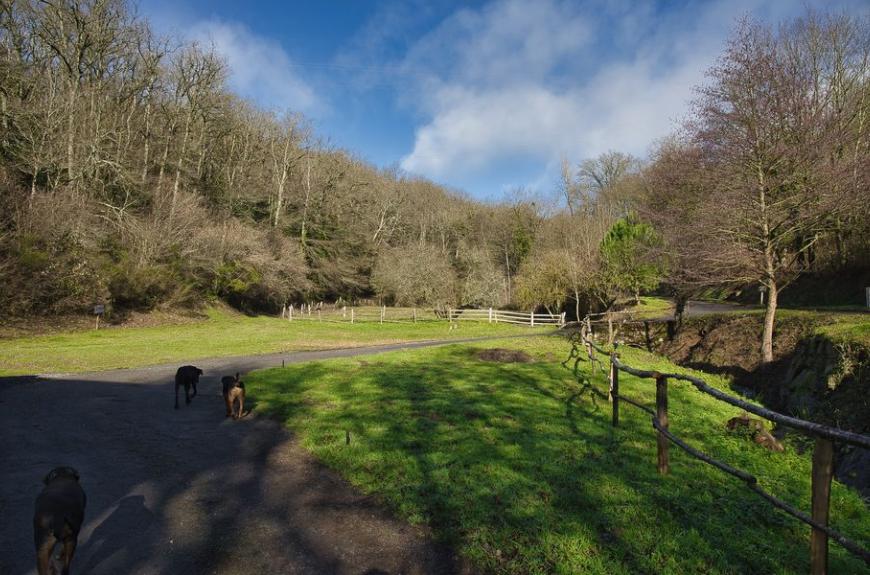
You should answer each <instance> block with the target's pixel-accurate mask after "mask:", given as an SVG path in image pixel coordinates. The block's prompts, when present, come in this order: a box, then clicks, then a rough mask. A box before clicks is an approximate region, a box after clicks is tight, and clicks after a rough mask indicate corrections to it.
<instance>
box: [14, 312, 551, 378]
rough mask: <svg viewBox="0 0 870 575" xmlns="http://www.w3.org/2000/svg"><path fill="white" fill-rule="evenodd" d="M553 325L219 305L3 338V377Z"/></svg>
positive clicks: (460, 336)
mask: <svg viewBox="0 0 870 575" xmlns="http://www.w3.org/2000/svg"><path fill="white" fill-rule="evenodd" d="M544 331H546V328H528V327H523V326H509V325H505V324H492V325H490V324H486V323H473V322H463V323H462V324H461V325H460V326H459V327H458V328H457V329H455V330H450V327H449V325H448V323H447V322H446V321H425V322H419V323H409V322H405V323H384V324H380V323H375V322H367V323H355V324H353V325H351V324H350V323H348V322H345V323H342V324H340V325H339V324H336V323H331V322H327V321H324V322H318V321H316V320H305V321H299V320H295V321H292V322H288V321H286V320H282V319H280V318H274V317H265V316H259V317H248V316H243V315H239V314H231V313H227V312H224V311H218V310H211V311H210V312H209V314H208V319H206V320H203V321H201V322H196V323H188V324H182V325H165V326H159V327H142V328H109V329H101V330H91V331H74V332H68V333H59V334H51V335H43V336H35V337H21V338H13V339H2V340H0V376H3V375H7V376H8V375H22V374H40V373H57V372H77V371H98V370H103V369H114V368H124V367H140V366H143V365H153V364H159V363H168V362H172V361H179V360H184V361H193V360H195V359H200V358H206V357H218V356H230V355H246V354H257V353H270V352H281V351H304V350H314V349H329V348H339V347H359V346H363V345H379V344H388V343H397V342H402V341H416V340H432V339H438V340H441V339H465V338H471V337H482V336H492V335H496V336H498V335H512V334H522V333H543V332H544Z"/></svg>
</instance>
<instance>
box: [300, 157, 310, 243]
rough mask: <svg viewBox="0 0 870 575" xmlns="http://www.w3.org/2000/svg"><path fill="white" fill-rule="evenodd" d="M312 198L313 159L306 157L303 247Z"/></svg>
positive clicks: (301, 239) (302, 230)
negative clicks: (309, 203)
mask: <svg viewBox="0 0 870 575" xmlns="http://www.w3.org/2000/svg"><path fill="white" fill-rule="evenodd" d="M310 198H311V159H310V158H309V157H307V156H306V158H305V206H304V207H303V208H302V229H301V231H300V233H299V240H300V241H301V242H302V247H305V234H306V229H305V226H306V224H307V220H308V202H309V201H310Z"/></svg>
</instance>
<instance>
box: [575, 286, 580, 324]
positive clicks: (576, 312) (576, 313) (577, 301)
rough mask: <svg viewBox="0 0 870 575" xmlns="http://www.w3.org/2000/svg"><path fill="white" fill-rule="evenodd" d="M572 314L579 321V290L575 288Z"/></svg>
mask: <svg viewBox="0 0 870 575" xmlns="http://www.w3.org/2000/svg"><path fill="white" fill-rule="evenodd" d="M574 315H575V316H576V318H577V321H580V291H579V290H577V289H575V290H574Z"/></svg>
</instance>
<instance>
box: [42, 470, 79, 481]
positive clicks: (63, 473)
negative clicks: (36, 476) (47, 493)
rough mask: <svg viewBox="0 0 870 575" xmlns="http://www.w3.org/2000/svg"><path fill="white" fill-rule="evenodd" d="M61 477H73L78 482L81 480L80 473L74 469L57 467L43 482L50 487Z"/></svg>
mask: <svg viewBox="0 0 870 575" xmlns="http://www.w3.org/2000/svg"><path fill="white" fill-rule="evenodd" d="M61 476H67V477H72V478H73V479H75V480H76V481H78V480H79V472H78V471H76V470H75V469H73V468H72V467H67V466H64V467H55V468H54V469H52V470H51V471H49V472H48V475H46V476H45V479H43V480H42V482H43V483H45V484H46V485H48V484H49V483H51V482H52V481H54V480H55V479H57V478H58V477H61Z"/></svg>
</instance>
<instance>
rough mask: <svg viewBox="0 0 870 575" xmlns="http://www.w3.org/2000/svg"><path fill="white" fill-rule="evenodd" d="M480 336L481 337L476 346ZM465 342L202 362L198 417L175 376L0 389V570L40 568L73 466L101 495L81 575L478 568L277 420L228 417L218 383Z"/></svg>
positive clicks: (8, 574)
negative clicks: (45, 516)
mask: <svg viewBox="0 0 870 575" xmlns="http://www.w3.org/2000/svg"><path fill="white" fill-rule="evenodd" d="M465 341H468V340H465ZM447 343H455V342H443V341H438V342H418V343H412V344H401V345H390V346H379V347H369V348H358V349H351V350H332V351H320V352H305V353H294V354H271V355H262V356H254V357H236V358H220V359H212V360H206V361H201V362H197V364H198V365H199V366H200V367H202V368H203V369H204V370H205V375H204V376H203V378H202V379H201V383H200V386H199V388H200V395H198V396H197V397H196V398H195V399H194V400H193V403H192V404H191V405H190V406H189V407H184V406H182V408H181V409H179V410H174V409H173V386H172V383H171V382H172V380H173V375H174V372H175V369H176V368H177V365H175V364H173V365H168V366H156V367H149V368H142V369H130V370H116V371H108V372H102V373H95V374H77V375H68V376H63V375H61V376H42V377H24V378H3V379H0V437H2V438H3V441H2V447H0V462H2V464H0V465H2V468H0V469H2V471H0V574H3V575H19V574H20V575H32V574H34V573H35V567H34V565H35V561H34V552H33V543H32V541H33V539H32V537H33V536H32V527H31V518H32V513H33V501H34V498H35V496H36V494H37V493H38V492H39V490H40V488H41V483H40V481H41V479H42V477H43V476H44V475H45V473H46V472H47V471H48V470H50V469H51V468H52V467H54V466H56V465H72V466H73V467H75V468H76V469H78V470H79V472H80V473H81V475H82V484H83V486H84V488H85V490H86V492H87V495H88V507H87V510H86V514H85V525H84V527H83V529H82V532H81V534H80V537H79V548H78V552H77V555H76V557H75V560H74V562H73V572H74V573H89V574H94V575H100V574H112V575H119V574H135V575H145V574H149V575H150V574H161V575H187V574H190V575H203V574H210V573H220V574H222V575H246V574H251V575H253V574H257V575H262V574H279V573H280V574H293V573H317V574H327V573H337V574H345V573H347V574H368V575H375V574H385V573H391V574H392V573H408V574H450V573H461V572H465V571H466V570H467V569H466V568H465V567H463V566H462V565H460V562H459V561H458V560H457V559H456V557H455V556H454V555H453V553H452V551H451V550H450V549H447V548H445V547H443V546H441V545H439V544H437V543H435V542H433V541H432V539H431V537H430V536H429V534H428V533H426V532H425V531H424V530H423V529H420V528H415V527H412V526H409V525H408V524H406V523H404V522H402V521H399V520H397V519H396V518H394V517H392V516H391V515H390V514H389V513H388V512H386V511H385V510H384V509H383V508H382V507H380V506H379V505H378V504H377V503H376V502H375V501H374V500H373V499H371V498H367V497H365V496H363V495H362V494H360V493H359V492H357V491H356V490H355V489H353V488H352V487H351V486H349V485H348V484H347V483H345V482H344V481H343V480H341V479H340V478H339V477H338V476H337V475H336V474H335V473H333V472H331V471H329V470H327V469H325V468H324V467H323V466H321V465H319V464H318V463H317V462H316V461H314V460H313V459H312V458H311V457H310V456H308V455H307V454H306V453H305V452H304V451H303V450H302V449H301V448H300V447H299V446H298V445H297V444H296V442H295V441H294V439H293V437H292V436H291V435H290V434H289V433H288V432H287V431H286V430H285V429H283V428H282V427H281V426H280V425H279V424H277V423H275V422H273V421H270V420H268V419H266V418H259V417H256V415H252V416H249V417H247V418H244V419H242V420H240V421H236V422H234V421H232V420H226V419H225V418H224V407H223V400H222V398H221V396H220V389H219V379H220V376H221V375H225V374H230V373H235V372H236V371H241V372H243V373H244V372H247V371H249V370H251V369H254V368H261V367H271V366H280V365H281V361H282V360H283V361H284V362H285V363H295V362H302V361H310V360H316V359H325V358H333V357H348V356H355V355H365V354H374V353H381V352H384V351H390V350H396V349H408V348H415V347H424V346H432V345H444V344H447Z"/></svg>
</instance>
